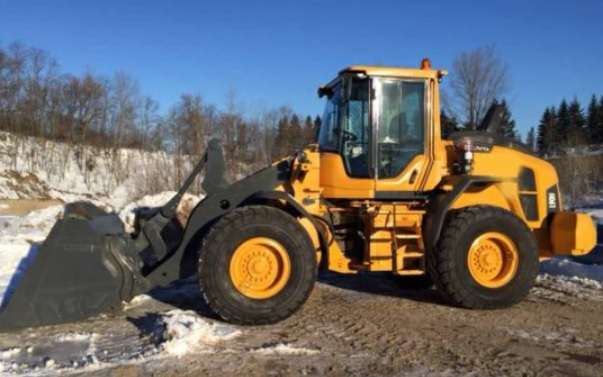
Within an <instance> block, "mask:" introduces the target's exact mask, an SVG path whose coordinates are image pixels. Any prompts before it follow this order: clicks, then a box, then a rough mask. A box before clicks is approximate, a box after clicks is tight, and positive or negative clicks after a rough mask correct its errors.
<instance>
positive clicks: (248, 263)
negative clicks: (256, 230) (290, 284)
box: [229, 237, 291, 300]
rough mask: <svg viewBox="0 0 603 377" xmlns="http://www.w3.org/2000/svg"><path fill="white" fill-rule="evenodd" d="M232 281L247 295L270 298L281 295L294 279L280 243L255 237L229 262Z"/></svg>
mask: <svg viewBox="0 0 603 377" xmlns="http://www.w3.org/2000/svg"><path fill="white" fill-rule="evenodd" d="M229 271H230V279H231V281H232V283H233V284H234V286H235V288H236V289H237V290H238V291H239V292H240V293H241V294H242V295H244V296H246V297H249V298H253V299H260V300H261V299H267V298H270V297H272V296H274V295H276V294H277V293H279V292H280V291H281V290H282V289H283V288H284V287H285V284H287V281H289V277H290V276H291V260H290V259H289V254H288V253H287V250H286V249H285V248H284V247H283V245H281V244H280V243H279V242H277V241H275V240H273V239H271V238H267V237H254V238H251V239H249V240H247V241H245V242H243V243H242V244H240V245H239V246H238V247H237V248H236V250H235V251H234V254H233V255H232V258H231V259H230V269H229Z"/></svg>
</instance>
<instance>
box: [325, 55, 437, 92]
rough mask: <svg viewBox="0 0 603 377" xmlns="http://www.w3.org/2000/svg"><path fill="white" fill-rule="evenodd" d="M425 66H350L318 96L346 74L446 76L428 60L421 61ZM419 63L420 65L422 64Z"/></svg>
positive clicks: (435, 77) (404, 76) (433, 77)
mask: <svg viewBox="0 0 603 377" xmlns="http://www.w3.org/2000/svg"><path fill="white" fill-rule="evenodd" d="M423 61H424V62H425V63H426V64H427V67H426V68H406V67H392V66H389V67H387V66H380V65H351V66H348V67H346V68H344V69H342V70H341V71H339V74H338V75H337V77H335V78H334V79H333V80H331V81H330V82H329V83H328V84H326V85H321V86H320V88H319V89H318V93H319V94H318V95H319V96H321V91H322V90H324V89H326V88H330V87H333V86H334V85H335V84H336V83H337V82H338V81H339V79H340V77H341V76H342V75H344V74H346V73H363V74H365V75H367V76H381V77H400V78H420V79H437V80H439V79H441V78H442V77H444V76H446V75H447V74H448V72H447V71H445V70H443V69H432V68H431V62H430V61H429V60H428V59H423ZM424 62H421V65H423V64H424Z"/></svg>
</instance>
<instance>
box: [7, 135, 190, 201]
mask: <svg viewBox="0 0 603 377" xmlns="http://www.w3.org/2000/svg"><path fill="white" fill-rule="evenodd" d="M194 161H195V158H194V157H192V156H191V157H186V158H183V159H182V160H180V159H177V158H175V157H174V156H173V155H169V154H166V153H163V152H146V151H141V150H135V149H117V150H115V149H108V148H95V147H82V146H74V145H71V144H66V143H59V142H53V141H48V140H45V139H39V138H33V137H22V136H14V135H11V134H9V133H4V132H0V199H19V198H22V199H37V198H54V199H61V200H63V201H65V202H68V201H74V200H79V199H91V198H94V199H97V200H108V199H111V200H112V201H113V204H114V205H116V206H117V207H121V206H123V205H125V204H126V203H128V202H129V201H131V200H133V199H134V198H137V197H140V196H141V195H144V194H149V193H156V192H158V191H163V190H168V189H173V188H176V186H177V182H176V181H177V178H178V177H180V178H182V177H183V176H184V175H185V174H186V173H187V172H189V171H190V170H191V166H192V164H191V163H192V162H194Z"/></svg>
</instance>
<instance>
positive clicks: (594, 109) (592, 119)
mask: <svg viewBox="0 0 603 377" xmlns="http://www.w3.org/2000/svg"><path fill="white" fill-rule="evenodd" d="M599 111H600V109H599V104H598V103H597V96H595V95H594V94H593V96H592V97H591V99H590V103H589V104H588V110H587V116H586V126H587V129H588V132H587V137H588V144H597V143H599V141H598V139H599V128H600V127H601V125H600V124H599Z"/></svg>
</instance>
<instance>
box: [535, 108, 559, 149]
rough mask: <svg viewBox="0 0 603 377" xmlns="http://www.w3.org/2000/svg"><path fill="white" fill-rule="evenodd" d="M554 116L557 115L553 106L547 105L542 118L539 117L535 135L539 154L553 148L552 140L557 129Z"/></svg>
mask: <svg viewBox="0 0 603 377" xmlns="http://www.w3.org/2000/svg"><path fill="white" fill-rule="evenodd" d="M556 118H557V116H556V111H555V108H554V107H551V108H548V107H547V108H546V109H545V110H544V113H543V114H542V118H540V123H539V124H538V135H537V137H536V146H537V147H538V153H540V154H543V155H545V154H548V153H550V152H551V151H552V150H553V148H554V145H553V141H554V137H555V132H556V129H557V125H556Z"/></svg>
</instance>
